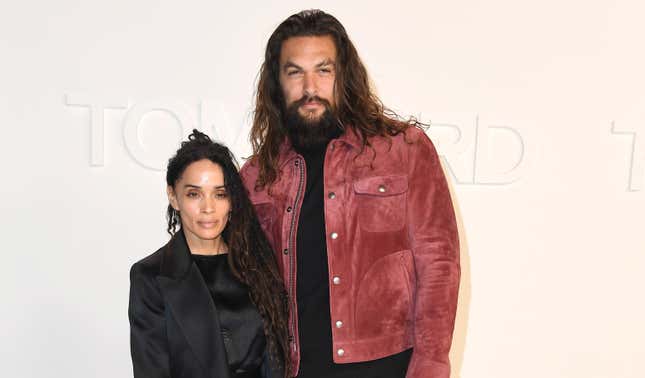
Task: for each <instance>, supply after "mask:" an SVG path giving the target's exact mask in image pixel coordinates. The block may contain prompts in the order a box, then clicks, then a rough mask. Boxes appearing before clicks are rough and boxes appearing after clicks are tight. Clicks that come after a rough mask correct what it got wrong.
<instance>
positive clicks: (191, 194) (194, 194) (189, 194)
mask: <svg viewBox="0 0 645 378" xmlns="http://www.w3.org/2000/svg"><path fill="white" fill-rule="evenodd" d="M186 196H187V197H188V198H197V197H199V193H197V192H188V193H187V194H186Z"/></svg>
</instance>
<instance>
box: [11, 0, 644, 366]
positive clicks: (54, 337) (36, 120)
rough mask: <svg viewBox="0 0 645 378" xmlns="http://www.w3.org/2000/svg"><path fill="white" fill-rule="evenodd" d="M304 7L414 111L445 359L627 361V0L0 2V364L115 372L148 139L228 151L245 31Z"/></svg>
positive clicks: (237, 124)
mask: <svg viewBox="0 0 645 378" xmlns="http://www.w3.org/2000/svg"><path fill="white" fill-rule="evenodd" d="M303 7H321V8H323V9H325V10H327V11H329V12H330V13H332V14H334V15H336V16H337V17H338V18H339V19H340V20H341V22H343V24H344V25H345V26H346V28H347V30H348V32H349V34H350V36H351V37H352V39H353V40H354V42H355V43H356V45H357V48H358V50H359V53H360V54H361V56H362V57H363V59H364V61H365V62H366V64H367V66H368V69H369V70H370V73H371V75H372V79H373V81H374V84H375V87H376V88H377V90H378V93H379V94H380V95H381V97H382V99H383V101H384V102H385V104H387V105H389V106H390V107H392V108H394V109H395V110H396V111H398V112H399V113H401V114H402V115H416V116H418V117H420V118H421V119H422V120H425V121H432V123H433V127H432V128H431V130H430V131H429V134H430V136H431V137H432V138H433V140H434V141H435V144H436V145H437V148H438V150H439V152H440V154H441V156H442V158H443V163H444V167H445V170H446V172H447V174H448V177H449V179H450V181H451V185H452V189H453V193H454V200H455V204H456V206H457V209H458V216H459V220H460V226H461V239H462V247H463V248H462V265H463V280H462V291H461V295H460V306H459V313H458V319H457V329H456V331H455V342H454V344H453V352H452V359H453V377H463V378H517V377H522V378H544V377H550V378H642V377H644V376H645V366H644V365H643V362H642V361H643V360H645V348H644V347H643V345H642V343H643V340H645V326H644V318H645V302H644V301H643V299H642V298H643V294H642V289H643V288H644V287H645V274H644V273H645V253H644V252H645V238H644V236H643V223H644V222H643V221H644V216H643V215H644V214H645V92H644V89H645V71H644V70H643V67H645V53H644V51H643V47H642V46H643V37H644V36H645V23H643V14H645V5H643V2H642V1H637V0H634V1H609V0H599V1H582V0H569V1H563V0H560V1H556V0H543V1H540V2H534V1H517V0H514V1H512V0H489V1H475V0H470V1H469V0H464V1H452V2H446V1H441V2H440V1H434V0H431V1H423V2H421V1H419V2H406V1H396V2H394V3H387V4H385V5H378V4H377V3H375V2H372V1H369V2H368V1H355V2H349V1H346V0H343V1H336V0H329V1H326V2H320V3H313V2H312V3H306V4H304V3H303V2H300V1H282V2H280V3H276V4H270V3H268V2H258V3H256V4H251V3H248V2H240V3H237V4H234V3H232V2H215V1H183V2H170V1H166V2H147V1H146V2H144V1H121V0H120V1H109V2H108V1H104V2H89V1H69V0H68V1H62V0H61V1H56V2H47V1H39V2H37V1H22V2H9V1H7V0H3V1H2V5H0V100H1V101H0V125H1V127H2V134H1V135H2V138H1V142H0V154H1V159H0V165H1V166H0V168H1V170H0V172H1V173H0V174H1V177H2V185H0V194H1V198H2V205H1V206H2V220H1V222H2V223H1V226H2V227H1V229H2V263H1V264H0V293H1V294H2V310H1V311H0V322H1V324H2V325H3V327H2V334H1V335H0V356H2V358H1V359H2V376H3V377H11V378H18V377H66V378H76V377H79V378H80V377H83V378H85V377H126V376H131V364H130V357H129V342H128V337H129V328H128V321H127V300H128V288H129V282H128V270H129V267H130V265H131V264H132V263H133V262H135V261H137V260H138V259H140V258H142V257H144V256H145V255H147V254H149V253H151V252H153V251H154V250H155V249H156V248H157V247H159V246H160V245H161V244H163V243H164V242H165V240H166V237H167V236H166V235H165V232H164V229H165V227H164V218H163V215H164V209H165V206H166V199H165V194H164V172H163V171H162V170H161V169H162V168H163V167H164V164H165V160H166V159H167V158H168V157H169V156H170V154H171V152H172V151H173V150H174V149H176V147H177V144H178V142H179V140H181V139H182V138H183V137H185V135H186V134H187V131H188V130H189V129H191V128H193V127H197V128H200V129H202V130H204V131H207V132H208V133H209V134H210V135H213V136H216V137H217V138H219V139H220V140H222V141H224V142H225V143H227V144H228V145H229V146H230V147H232V149H233V150H234V151H235V153H236V154H237V156H239V157H242V156H248V154H249V152H250V146H249V144H248V141H247V135H248V130H249V127H250V115H251V109H252V95H253V90H254V87H255V82H256V74H257V72H258V68H259V65H260V63H261V60H262V56H263V49H264V46H265V43H266V41H267V39H268V37H269V35H270V33H271V32H272V31H273V29H274V28H275V27H276V26H277V25H278V23H279V22H280V21H282V20H283V19H284V18H286V17H287V16H288V15H290V14H292V13H294V12H296V11H298V10H300V9H302V8H303ZM639 230H640V231H639Z"/></svg>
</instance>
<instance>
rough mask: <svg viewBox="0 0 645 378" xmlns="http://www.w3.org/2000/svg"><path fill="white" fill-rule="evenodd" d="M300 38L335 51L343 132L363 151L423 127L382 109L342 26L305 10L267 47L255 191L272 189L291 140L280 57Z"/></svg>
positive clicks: (256, 122)
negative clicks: (330, 44)
mask: <svg viewBox="0 0 645 378" xmlns="http://www.w3.org/2000/svg"><path fill="white" fill-rule="evenodd" d="M301 36H329V37H331V38H332V39H333V41H334V44H335V45H336V51H337V57H336V65H335V67H336V81H335V88H334V92H335V93H334V96H335V99H336V112H335V113H336V114H335V116H336V117H337V119H338V121H339V126H340V127H341V128H344V127H352V128H353V129H354V131H355V132H356V133H357V134H358V135H359V136H360V137H361V139H362V141H363V148H365V147H366V146H370V143H369V140H368V138H369V137H372V136H376V135H380V136H393V135H397V134H399V133H401V132H403V131H405V129H407V128H408V127H409V126H411V125H414V126H420V125H422V124H421V123H420V122H417V121H416V120H415V119H414V118H410V119H409V120H407V121H403V120H402V119H401V118H400V117H398V116H397V115H396V113H394V112H393V111H391V110H390V109H387V108H385V107H384V106H383V103H382V102H381V101H380V100H379V98H378V97H377V96H376V94H375V93H374V92H373V90H372V88H371V86H370V82H369V78H368V75H367V70H366V69H365V66H364V65H363V62H362V61H361V59H360V57H359V56H358V52H357V51H356V48H355V47H354V45H353V43H352V41H351V40H350V39H349V36H348V35H347V32H346V31H345V28H344V27H343V25H342V24H341V23H340V22H339V21H338V20H337V19H336V18H335V17H334V16H332V15H330V14H327V13H325V12H323V11H320V10H306V11H302V12H300V13H297V14H294V15H292V16H290V17H289V18H287V19H286V20H285V21H283V22H282V23H281V24H280V25H279V26H278V27H277V29H276V30H275V31H274V32H273V34H272V35H271V37H270V38H269V42H268V43H267V46H266V50H265V55H264V63H263V64H262V67H261V68H260V73H259V82H258V89H257V92H256V99H255V112H254V118H253V127H252V129H251V134H250V141H251V145H252V146H253V156H252V158H255V159H256V160H257V163H258V165H259V170H260V172H259V177H258V181H257V183H256V187H264V186H265V185H271V183H273V182H274V181H275V180H276V178H277V164H278V161H277V160H278V153H279V149H280V145H281V144H282V142H283V141H284V140H285V138H286V137H287V131H286V128H285V126H284V124H283V122H284V116H283V115H284V111H285V104H284V102H285V100H284V96H283V94H282V89H281V87H280V81H279V73H280V52H281V50H282V44H283V42H284V41H285V40H287V39H289V38H292V37H301Z"/></svg>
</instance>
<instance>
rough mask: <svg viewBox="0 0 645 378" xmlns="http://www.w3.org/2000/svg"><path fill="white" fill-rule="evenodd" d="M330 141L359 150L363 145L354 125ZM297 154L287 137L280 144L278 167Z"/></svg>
mask: <svg viewBox="0 0 645 378" xmlns="http://www.w3.org/2000/svg"><path fill="white" fill-rule="evenodd" d="M329 143H330V144H337V143H342V144H345V145H347V146H349V147H350V148H352V149H355V150H356V151H357V152H358V151H360V149H361V148H362V146H363V138H362V137H361V136H360V135H359V134H358V133H357V132H356V131H355V130H354V128H353V127H350V126H348V127H346V128H345V131H344V132H343V133H342V134H341V135H340V136H339V137H338V138H336V139H333V140H331V141H330V142H329ZM297 156H299V155H298V153H297V152H296V150H295V149H294V148H293V145H292V144H291V141H290V140H289V137H285V138H284V140H283V141H282V144H281V145H280V149H279V153H278V167H280V168H282V166H283V165H285V164H287V163H288V162H290V161H291V160H293V159H294V158H296V157H297Z"/></svg>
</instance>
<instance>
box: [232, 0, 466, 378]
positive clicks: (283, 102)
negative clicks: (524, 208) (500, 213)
mask: <svg viewBox="0 0 645 378" xmlns="http://www.w3.org/2000/svg"><path fill="white" fill-rule="evenodd" d="M418 126H419V125H418V123H417V122H415V121H409V122H403V121H401V120H399V119H398V117H396V115H394V113H392V112H391V111H389V110H387V109H386V108H384V107H383V105H382V104H381V102H380V101H379V100H378V98H377V97H376V96H375V95H374V93H373V92H372V91H371V89H370V86H369V80H368V76H367V72H366V70H365V67H364V65H363V64H362V62H361V60H360V58H359V57H358V54H357V52H356V49H355V48H354V46H353V44H352V43H351V41H350V40H349V37H348V36H347V33H346V31H345V29H344V27H343V26H342V25H341V24H340V22H338V20H336V18H334V17H333V16H331V15H329V14H326V13H324V12H322V11H318V10H312V11H303V12H300V13H298V14H295V15H293V16H291V17H289V18H288V19H286V20H285V21H284V22H283V23H282V24H280V25H279V26H278V28H277V29H276V30H275V31H274V33H273V34H272V35H271V37H270V38H269V42H268V44H267V48H266V53H265V61H264V64H263V66H262V68H261V71H260V79H259V85H258V90H257V98H256V108H255V117H254V121H253V128H252V130H251V142H252V144H253V152H254V154H253V156H252V158H251V159H250V160H249V161H248V162H247V163H246V164H245V166H244V167H243V168H242V172H241V173H242V177H243V179H244V182H245V185H246V186H247V189H248V190H249V193H250V196H251V200H252V202H253V204H254V205H255V209H256V212H257V214H258V217H259V219H260V223H261V225H262V228H263V230H264V231H265V232H266V234H267V235H268V238H269V241H270V242H271V243H272V246H273V248H274V250H275V251H276V253H277V258H278V264H279V266H280V269H281V272H282V274H283V278H284V282H285V285H286V287H287V291H288V296H289V297H288V302H289V310H290V314H291V316H290V321H289V332H290V335H291V337H290V341H291V345H290V347H291V350H290V358H291V369H292V371H291V373H292V374H293V375H294V376H296V375H297V376H298V377H302V378H309V377H317V378H318V377H322V378H338V377H351V378H356V377H359V378H376V377H387V378H392V377H394V378H396V377H410V378H421V377H423V378H428V377H430V378H448V377H449V376H450V365H449V360H448V352H449V350H450V344H451V339H452V331H453V325H454V318H455V310H456V305H457V291H458V285H459V272H460V270H459V246H458V237H457V227H456V224H455V217H454V211H453V207H452V203H451V200H450V195H449V193H448V187H447V185H446V181H445V178H444V175H443V172H442V170H441V166H440V164H439V160H438V158H437V154H436V151H435V149H434V147H433V145H432V143H431V142H430V140H429V139H428V138H427V136H426V135H425V133H424V132H423V130H421V129H420V128H419V127H418Z"/></svg>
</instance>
